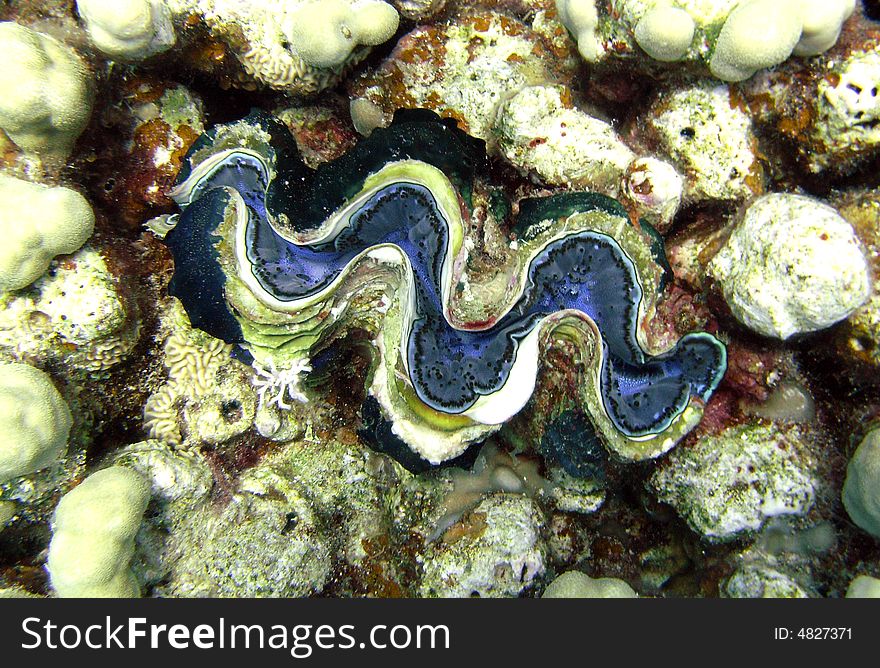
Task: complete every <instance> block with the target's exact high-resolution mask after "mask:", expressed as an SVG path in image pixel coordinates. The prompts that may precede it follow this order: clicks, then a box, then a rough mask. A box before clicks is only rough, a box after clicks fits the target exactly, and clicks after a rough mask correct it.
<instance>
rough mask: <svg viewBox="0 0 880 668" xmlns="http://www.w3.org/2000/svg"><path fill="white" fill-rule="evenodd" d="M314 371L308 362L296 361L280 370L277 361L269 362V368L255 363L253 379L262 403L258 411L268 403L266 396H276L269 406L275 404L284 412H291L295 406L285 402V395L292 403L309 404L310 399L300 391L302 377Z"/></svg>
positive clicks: (272, 398) (304, 360)
mask: <svg viewBox="0 0 880 668" xmlns="http://www.w3.org/2000/svg"><path fill="white" fill-rule="evenodd" d="M311 370H312V367H311V366H310V365H309V363H308V360H306V359H298V360H294V361H293V362H292V363H291V365H290V366H289V367H288V368H286V369H278V367H277V366H276V365H275V360H269V368H268V369H267V368H265V367H263V365H261V364H260V363H259V362H254V371H255V372H256V374H255V375H254V377H253V380H252V381H251V382H253V384H254V387H256V388H257V394H259V396H260V403H259V405H258V407H257V410H260V409H262V408H263V406H264V404H265V403H266V395H267V394H268V395H270V396H271V395H274V396H272V397H271V398H270V399H269V404H275V405H276V406H278V408H281V409H283V410H290V409H291V408H293V404H289V403H287V402H286V401H285V400H284V397H285V395H289V396H290V400H291V401H298V402H300V403H303V404H304V403H306V402H308V398H307V397H306V395H305V394H303V392H302V390H301V389H300V381H301V380H302V378H301V377H302V375H303V374H304V373H308V372H310V371H311Z"/></svg>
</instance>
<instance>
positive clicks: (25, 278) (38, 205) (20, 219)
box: [0, 174, 95, 292]
mask: <svg viewBox="0 0 880 668" xmlns="http://www.w3.org/2000/svg"><path fill="white" fill-rule="evenodd" d="M0 199H2V201H3V205H2V209H0V232H2V234H3V237H4V239H6V240H7V241H8V243H7V244H4V246H3V251H2V254H0V290H2V291H4V292H6V291H9V290H20V289H21V288H25V287H27V286H28V285H30V284H31V283H33V282H34V281H35V280H37V279H38V278H39V277H40V276H42V275H43V274H44V273H45V272H46V269H48V268H49V262H51V260H52V258H54V257H55V256H56V255H66V254H68V253H73V252H74V251H76V250H77V249H79V248H80V247H81V246H82V245H83V244H84V243H85V242H86V240H87V239H88V238H89V237H90V236H91V235H92V230H93V229H94V227H95V214H94V213H93V212H92V207H91V206H90V205H89V203H88V201H87V200H86V199H85V198H84V197H83V196H82V195H80V194H79V193H78V192H75V191H73V190H70V189H69V188H61V187H58V188H50V187H47V186H43V185H39V184H36V183H29V182H28V181H24V180H22V179H17V178H14V177H11V176H6V175H3V174H0Z"/></svg>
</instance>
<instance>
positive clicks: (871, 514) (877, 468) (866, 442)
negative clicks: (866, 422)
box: [843, 429, 880, 536]
mask: <svg viewBox="0 0 880 668" xmlns="http://www.w3.org/2000/svg"><path fill="white" fill-rule="evenodd" d="M878 479H880V430H878V429H872V430H871V431H869V432H868V433H867V434H866V435H865V437H864V438H863V439H862V441H861V442H860V443H859V447H858V448H856V451H855V452H854V453H853V456H852V459H850V461H849V466H847V469H846V482H845V483H844V485H843V505H844V506H845V507H846V512H847V513H849V516H850V517H851V518H852V521H853V522H855V523H856V524H857V525H858V526H859V527H861V528H862V529H864V530H865V531H867V532H868V533H870V534H873V535H875V536H880V492H878V490H880V486H878V484H877V483H878Z"/></svg>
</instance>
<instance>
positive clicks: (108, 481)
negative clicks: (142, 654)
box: [47, 467, 149, 598]
mask: <svg viewBox="0 0 880 668" xmlns="http://www.w3.org/2000/svg"><path fill="white" fill-rule="evenodd" d="M148 500H149V488H148V486H147V484H146V481H145V480H144V479H143V478H142V477H141V476H140V475H138V474H137V473H135V472H133V471H130V470H128V469H124V468H121V467H111V468H108V469H104V470H102V471H98V472H97V473H93V474H91V475H90V476H89V477H88V478H86V479H85V480H84V481H83V482H82V483H81V484H80V485H79V486H78V487H76V488H75V489H73V490H71V491H70V492H68V493H67V494H65V495H64V497H63V498H62V499H61V501H59V502H58V507H57V508H56V509H55V521H54V531H53V533H52V542H51V543H50V545H49V557H48V563H47V568H48V570H49V575H50V577H51V579H52V587H53V588H54V590H55V592H56V593H57V594H58V596H61V597H73V598H133V597H136V596H139V595H140V590H139V587H138V584H137V582H136V581H135V579H134V576H133V575H132V573H131V571H130V570H129V562H130V561H131V558H132V555H133V554H134V537H135V533H137V530H138V527H139V526H140V523H141V516H142V515H143V514H144V510H146V507H147V501H148Z"/></svg>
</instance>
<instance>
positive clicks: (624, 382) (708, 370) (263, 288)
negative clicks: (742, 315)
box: [166, 110, 726, 463]
mask: <svg viewBox="0 0 880 668" xmlns="http://www.w3.org/2000/svg"><path fill="white" fill-rule="evenodd" d="M488 173H489V170H488V167H487V157H486V153H485V147H484V144H483V142H482V141H480V140H477V139H474V138H472V137H469V136H468V135H467V134H465V133H464V132H462V131H460V130H458V129H457V127H456V126H455V124H454V122H452V121H448V120H441V119H440V118H439V117H438V116H436V115H434V114H433V113H431V112H426V111H422V110H414V111H413V110H410V111H401V112H398V113H397V114H396V116H395V119H394V122H393V123H392V124H391V125H390V126H389V127H388V128H385V129H379V130H376V131H374V132H373V133H372V134H371V135H370V136H369V137H368V138H366V139H363V140H362V141H361V142H360V143H359V144H358V145H357V146H356V147H355V148H353V149H352V150H350V151H349V152H348V153H347V154H345V155H343V156H342V157H340V158H338V159H337V160H335V161H332V162H330V163H326V164H324V165H322V166H320V167H319V168H318V169H316V170H312V169H310V168H308V167H307V166H306V165H305V164H304V163H303V161H302V160H301V158H300V155H299V152H298V150H297V148H296V144H295V142H294V140H293V138H292V136H291V135H290V133H289V132H288V130H287V129H286V128H285V127H284V126H283V124H281V123H280V122H279V121H277V120H276V119H274V118H272V117H271V116H269V115H267V114H265V113H263V112H259V111H257V112H253V113H252V114H251V115H250V116H248V117H247V118H245V119H244V120H242V121H238V122H234V123H229V124H226V125H220V126H217V127H215V128H213V129H212V130H210V131H209V132H207V133H206V134H205V135H203V136H202V137H201V138H200V139H199V141H198V142H197V143H196V144H195V145H194V146H193V148H192V149H191V150H190V152H189V154H188V156H187V159H186V161H185V167H184V169H183V170H182V172H181V174H180V176H179V177H178V182H177V185H176V187H175V189H174V190H173V192H172V193H171V194H172V197H173V198H174V199H175V201H176V202H177V203H178V205H179V206H180V208H181V213H180V214H178V215H177V216H176V217H174V218H173V219H172V220H171V221H170V223H171V224H172V225H173V228H172V229H171V230H170V231H169V232H168V234H167V236H166V241H167V243H168V245H169V247H170V248H171V251H172V253H173V255H174V260H175V274H174V276H173V278H172V281H171V284H170V288H169V291H170V292H171V294H172V295H175V296H177V297H178V298H179V299H180V300H181V301H182V302H183V304H184V306H185V308H186V309H187V312H188V314H189V316H190V319H191V321H192V323H193V325H194V326H196V327H199V328H201V329H204V330H205V331H207V332H208V333H209V334H211V335H213V336H216V337H218V338H221V339H223V340H225V341H227V342H229V343H237V344H241V348H240V352H241V354H244V355H245V356H253V357H254V358H256V359H257V360H258V361H260V362H261V363H265V362H267V361H271V362H272V363H274V364H277V365H278V367H279V368H283V367H284V366H289V365H290V364H291V363H292V362H293V361H295V360H302V359H303V358H306V357H314V356H315V355H316V354H317V353H318V352H319V351H322V350H325V349H327V348H328V347H331V346H332V345H333V344H334V342H335V341H336V340H337V339H339V338H341V337H342V335H344V333H345V332H347V331H351V330H352V329H353V328H356V329H361V330H365V331H367V332H368V333H369V334H370V336H371V340H372V343H373V347H374V350H375V354H374V355H373V360H374V363H373V367H372V369H371V371H370V374H369V375H370V378H368V379H367V382H368V384H369V394H370V396H371V397H372V398H371V399H370V400H369V401H375V402H378V405H379V407H380V408H381V419H382V420H384V421H387V425H386V426H388V427H389V428H388V429H385V430H384V431H385V433H386V434H387V437H388V438H392V439H396V440H399V441H402V442H403V443H404V444H406V445H407V446H408V447H409V448H411V449H412V450H413V451H415V452H416V453H418V454H419V455H421V457H423V458H424V459H426V460H428V461H429V462H432V463H439V462H442V461H446V460H448V459H451V458H454V457H456V456H458V455H460V454H461V453H462V452H463V451H464V450H465V449H466V448H467V446H468V445H470V444H471V443H474V442H477V441H479V440H481V439H483V438H485V437H486V436H487V435H489V434H490V433H492V432H493V431H495V430H497V429H498V428H499V427H500V426H501V425H502V424H504V423H505V422H506V421H507V420H508V419H509V418H510V417H512V416H513V415H515V414H516V413H517V412H518V411H520V410H521V409H522V408H523V406H524V405H525V404H526V403H527V402H528V400H529V398H530V397H531V395H532V393H533V391H534V388H535V384H536V381H537V377H538V372H539V368H540V360H541V351H542V349H543V348H544V346H545V345H546V344H547V343H548V340H549V337H555V338H564V339H567V340H570V341H575V342H576V344H577V346H578V347H579V348H580V349H581V351H582V353H581V354H582V355H585V356H587V357H588V358H589V359H590V364H589V368H590V369H591V371H590V373H589V374H586V376H587V377H584V378H583V379H582V382H581V383H580V384H579V392H580V394H581V397H580V401H581V404H582V405H583V407H584V410H585V412H586V413H587V414H588V415H589V416H590V420H591V422H592V423H593V425H594V426H595V428H596V431H597V433H598V434H599V436H600V438H601V439H602V441H603V442H604V443H605V444H606V446H608V447H609V448H610V449H611V450H612V451H614V452H616V453H617V454H618V455H619V456H621V457H623V458H626V459H644V458H648V457H654V456H657V455H659V454H661V453H662V452H665V451H666V450H668V449H669V448H671V447H672V446H673V445H674V444H675V443H676V442H677V441H678V440H679V439H680V438H681V436H683V435H684V434H685V433H686V432H687V431H689V430H690V429H691V428H692V427H693V426H694V425H695V424H696V423H697V422H698V421H699V418H700V416H701V414H702V407H703V405H704V403H705V402H706V401H707V400H708V399H709V396H710V395H711V394H712V392H713V391H714V390H715V388H716V387H717V385H718V383H719V382H720V380H721V377H722V376H723V374H724V370H725V367H726V352H725V348H724V346H723V345H722V344H721V343H720V342H719V341H718V340H717V339H715V338H714V337H713V336H711V335H709V334H706V333H700V332H697V333H691V334H688V335H686V336H684V337H683V338H682V339H681V340H680V341H679V342H678V343H677V344H676V345H675V346H674V347H673V348H672V349H671V350H669V351H665V352H658V351H648V349H647V348H648V346H647V343H646V341H645V340H644V338H645V337H644V332H643V328H642V327H641V325H642V323H643V321H644V319H645V318H646V317H649V316H650V314H651V312H652V311H653V307H654V303H655V301H656V299H657V295H658V292H659V284H660V281H661V269H660V267H659V266H658V264H657V263H656V262H655V261H654V259H653V257H652V251H651V240H650V238H649V237H648V235H647V234H646V233H645V232H643V231H642V230H639V229H637V228H636V227H634V226H632V225H631V224H630V223H629V220H628V217H627V215H626V213H625V211H624V210H623V209H622V207H621V206H620V205H619V204H618V203H617V202H615V201H614V200H611V199H609V198H607V197H603V196H599V195H595V194H590V193H566V194H562V195H555V196H550V197H545V198H537V199H524V200H521V201H520V202H518V209H519V211H518V215H517V219H516V222H515V223H514V224H513V228H512V230H513V233H514V234H515V235H516V241H515V242H514V243H511V244H510V247H509V248H508V249H506V255H505V257H506V259H505V261H504V266H503V267H502V268H501V269H502V270H503V274H502V275H503V276H504V280H501V281H499V280H493V281H491V284H490V281H489V280H488V279H484V277H481V276H480V275H479V273H478V272H472V271H470V269H469V267H470V264H469V253H470V252H471V249H472V248H473V247H474V244H473V242H472V240H471V239H469V236H468V235H469V234H470V233H471V232H470V227H471V215H472V208H473V195H474V187H475V183H476V182H477V181H480V180H481V179H485V177H486V174H488ZM652 352H656V353H657V354H651V353H652Z"/></svg>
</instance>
